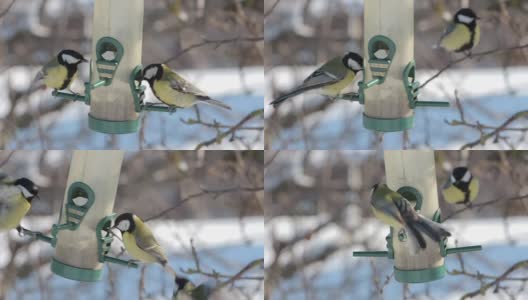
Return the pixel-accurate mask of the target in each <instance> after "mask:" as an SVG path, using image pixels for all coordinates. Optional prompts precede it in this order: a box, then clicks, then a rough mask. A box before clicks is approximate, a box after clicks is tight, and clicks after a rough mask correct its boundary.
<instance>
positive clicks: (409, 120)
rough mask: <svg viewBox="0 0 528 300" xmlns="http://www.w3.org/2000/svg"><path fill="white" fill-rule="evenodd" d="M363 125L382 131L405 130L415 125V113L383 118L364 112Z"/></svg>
mask: <svg viewBox="0 0 528 300" xmlns="http://www.w3.org/2000/svg"><path fill="white" fill-rule="evenodd" d="M363 127H365V128H367V129H370V130H374V131H381V132H395V131H404V130H407V129H411V128H413V127H414V115H412V116H410V117H406V118H397V119H383V118H374V117H369V116H367V115H366V114H363Z"/></svg>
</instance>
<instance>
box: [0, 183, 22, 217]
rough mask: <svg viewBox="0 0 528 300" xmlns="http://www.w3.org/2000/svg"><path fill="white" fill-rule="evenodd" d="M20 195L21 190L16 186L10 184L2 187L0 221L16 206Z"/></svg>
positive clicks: (0, 192)
mask: <svg viewBox="0 0 528 300" xmlns="http://www.w3.org/2000/svg"><path fill="white" fill-rule="evenodd" d="M19 195H20V190H19V189H18V188H17V187H16V186H14V185H12V184H8V183H2V184H1V185H0V219H1V218H2V217H3V216H4V214H5V213H7V212H8V211H9V210H11V208H12V207H13V206H15V205H16V200H18V197H19Z"/></svg>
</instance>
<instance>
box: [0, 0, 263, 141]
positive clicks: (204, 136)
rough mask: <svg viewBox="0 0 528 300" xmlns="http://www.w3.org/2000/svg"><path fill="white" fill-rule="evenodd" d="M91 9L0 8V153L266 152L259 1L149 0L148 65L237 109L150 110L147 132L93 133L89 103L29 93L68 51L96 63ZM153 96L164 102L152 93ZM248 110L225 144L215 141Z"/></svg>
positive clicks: (56, 1)
mask: <svg viewBox="0 0 528 300" xmlns="http://www.w3.org/2000/svg"><path fill="white" fill-rule="evenodd" d="M93 3H94V1H93V0H74V1H71V0H37V1H35V0H9V1H2V3H0V99H1V100H2V101H0V134H1V135H0V136H1V138H0V148H4V149H6V148H13V149H22V148H24V149H104V148H116V149H138V148H141V149H143V148H146V149H147V148H169V149H172V148H177V149H193V148H195V147H196V146H197V145H198V144H200V143H201V142H205V141H210V140H213V142H212V145H211V146H209V148H223V149H224V148H225V149H227V148H229V149H242V150H244V149H262V147H263V146H262V144H263V117H262V114H263V111H262V105H263V104H262V99H263V97H264V96H263V95H264V75H263V51H264V49H263V47H264V42H263V40H264V37H263V2H262V1H258V0H221V1H218V0H216V1H211V0H198V1H194V0H192V1H191V0H149V1H145V8H144V9H145V12H144V20H143V24H144V26H143V57H142V64H143V65H144V66H146V65H148V64H151V63H158V62H166V61H168V63H167V64H168V66H169V67H171V68H172V69H174V70H176V71H177V72H178V73H180V74H181V75H182V76H184V77H185V78H187V79H188V80H190V81H191V82H193V83H194V84H195V85H196V86H198V87H199V88H201V89H203V90H204V91H205V92H207V93H208V94H209V95H210V96H211V97H213V98H218V99H220V100H223V101H225V102H226V103H227V104H228V105H230V106H231V107H233V110H232V111H221V110H219V109H215V108H214V107H209V106H205V107H204V106H200V107H198V108H197V109H195V108H191V109H184V110H183V109H182V110H178V112H176V113H174V114H172V115H169V114H167V113H157V112H150V113H146V114H143V116H142V128H143V130H142V131H141V132H138V133H137V134H127V135H105V134H101V133H96V132H93V131H91V130H90V129H89V128H88V124H87V114H88V112H89V107H88V106H86V105H83V104H82V103H75V104H74V103H70V102H69V101H64V100H62V99H57V98H54V97H52V96H51V90H47V89H45V90H43V89H41V90H37V91H34V92H31V93H29V94H28V93H27V89H28V87H29V85H30V83H31V81H32V80H33V78H34V77H35V75H36V74H37V72H38V70H39V69H40V67H41V66H42V65H43V64H45V63H46V62H48V61H49V60H50V59H51V58H52V57H53V56H55V55H57V53H58V52H59V51H60V50H61V49H67V48H70V49H74V50H77V51H79V52H81V53H83V54H84V55H85V56H86V57H88V58H90V57H91V53H90V52H91V47H92V38H91V34H92V22H93V21H94V20H93V16H92V14H93ZM95 21H96V22H97V20H95ZM123 22H131V23H133V22H135V20H123ZM80 70H81V72H80V80H77V81H76V82H75V83H74V84H73V85H72V89H73V90H74V91H75V92H79V93H83V91H84V88H83V83H82V82H83V81H86V80H87V79H88V67H87V66H86V64H83V65H81V69H80ZM145 85H147V84H146V82H145ZM146 99H147V101H150V102H156V101H157V100H156V99H155V98H154V96H153V95H152V94H151V93H150V88H148V91H147V94H146ZM251 113H253V115H252V117H251V118H249V119H248V120H245V121H244V122H242V124H240V126H238V127H237V128H236V129H235V130H232V132H230V134H227V135H226V136H227V137H226V138H222V139H220V138H218V141H215V138H216V137H217V136H220V135H221V133H222V132H226V131H228V130H230V129H232V128H233V126H234V125H236V124H237V123H239V122H241V121H243V120H244V118H245V117H246V116H248V115H250V114H251ZM188 123H190V124H188ZM175 128H177V129H178V130H174V129H175ZM215 142H219V143H220V144H218V143H215Z"/></svg>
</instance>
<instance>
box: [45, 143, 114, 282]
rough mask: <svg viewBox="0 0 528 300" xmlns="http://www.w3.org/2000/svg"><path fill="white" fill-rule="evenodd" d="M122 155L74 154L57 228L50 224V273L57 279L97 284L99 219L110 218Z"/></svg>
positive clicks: (99, 267) (80, 152)
mask: <svg viewBox="0 0 528 300" xmlns="http://www.w3.org/2000/svg"><path fill="white" fill-rule="evenodd" d="M123 156H124V152H123V151H120V150H111V151H110V150H109V151H74V152H73V157H72V161H71V165H70V171H69V175H68V183H67V186H66V193H65V197H64V203H63V206H62V208H61V214H60V218H59V222H58V224H59V225H54V226H53V228H52V235H53V236H54V238H53V242H52V245H54V246H55V248H56V251H55V256H54V257H53V260H52V263H51V269H52V271H53V272H54V273H55V274H57V275H60V276H63V277H66V278H69V279H73V280H79V281H97V280H99V279H100V278H101V275H102V268H103V264H102V261H101V260H102V258H101V251H100V250H101V249H100V248H101V246H100V245H101V243H100V242H99V235H100V230H98V229H100V228H101V227H102V226H101V220H104V221H106V220H107V219H108V218H109V217H108V216H111V215H113V214H112V211H113V208H114V200H115V196H116V193H117V185H118V181H119V174H120V172H121V164H122V161H123Z"/></svg>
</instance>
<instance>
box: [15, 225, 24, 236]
mask: <svg viewBox="0 0 528 300" xmlns="http://www.w3.org/2000/svg"><path fill="white" fill-rule="evenodd" d="M16 230H17V231H18V236H19V237H23V236H24V231H23V229H22V226H20V225H18V226H17V227H16Z"/></svg>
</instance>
